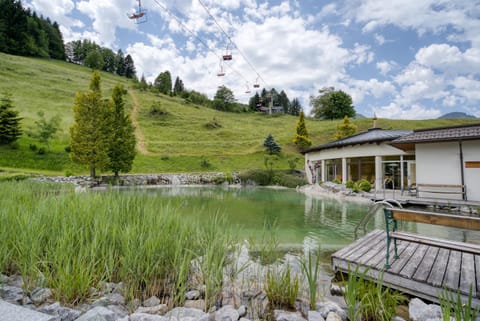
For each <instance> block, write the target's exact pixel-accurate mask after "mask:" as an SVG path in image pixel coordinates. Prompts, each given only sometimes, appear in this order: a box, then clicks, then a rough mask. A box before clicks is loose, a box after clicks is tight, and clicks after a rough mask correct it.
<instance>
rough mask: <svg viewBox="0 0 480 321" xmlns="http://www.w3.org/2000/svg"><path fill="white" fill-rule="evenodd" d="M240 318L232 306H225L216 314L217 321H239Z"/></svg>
mask: <svg viewBox="0 0 480 321" xmlns="http://www.w3.org/2000/svg"><path fill="white" fill-rule="evenodd" d="M238 318H239V314H238V311H237V309H235V308H234V307H233V306H232V305H226V306H223V307H221V308H220V309H219V310H218V311H216V312H215V321H237V320H238Z"/></svg>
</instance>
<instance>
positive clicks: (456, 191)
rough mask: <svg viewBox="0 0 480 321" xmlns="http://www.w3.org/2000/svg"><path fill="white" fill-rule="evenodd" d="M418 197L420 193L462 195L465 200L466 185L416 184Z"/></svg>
mask: <svg viewBox="0 0 480 321" xmlns="http://www.w3.org/2000/svg"><path fill="white" fill-rule="evenodd" d="M415 192H416V196H417V197H419V196H420V193H431V194H451V195H461V196H462V199H465V193H466V191H465V185H456V184H416V186H415Z"/></svg>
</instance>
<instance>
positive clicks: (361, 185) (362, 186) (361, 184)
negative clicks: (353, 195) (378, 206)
mask: <svg viewBox="0 0 480 321" xmlns="http://www.w3.org/2000/svg"><path fill="white" fill-rule="evenodd" d="M356 185H357V188H358V190H360V191H364V192H370V190H371V189H372V184H370V182H369V181H367V180H366V179H361V180H359V181H358V182H357V183H356Z"/></svg>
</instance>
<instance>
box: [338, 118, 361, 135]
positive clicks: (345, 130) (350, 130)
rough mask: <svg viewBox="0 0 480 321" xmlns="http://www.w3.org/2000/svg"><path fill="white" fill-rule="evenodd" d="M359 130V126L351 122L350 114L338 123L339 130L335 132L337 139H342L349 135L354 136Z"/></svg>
mask: <svg viewBox="0 0 480 321" xmlns="http://www.w3.org/2000/svg"><path fill="white" fill-rule="evenodd" d="M356 131H357V126H355V125H354V124H352V123H351V122H350V119H349V118H348V116H345V117H343V121H342V122H341V123H340V124H338V126H337V131H336V132H335V139H342V138H345V137H348V136H352V135H353V134H355V133H356Z"/></svg>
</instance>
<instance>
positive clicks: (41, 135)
mask: <svg viewBox="0 0 480 321" xmlns="http://www.w3.org/2000/svg"><path fill="white" fill-rule="evenodd" d="M37 115H38V117H39V119H38V120H36V121H35V125H36V126H37V128H36V131H34V132H32V133H31V134H32V136H33V137H35V138H36V139H38V140H39V141H40V142H41V143H43V144H45V145H47V150H48V151H50V140H51V139H52V138H53V137H54V136H55V134H56V133H57V131H58V130H59V128H60V121H61V118H60V116H59V115H55V116H53V117H52V118H50V119H49V120H47V119H45V114H44V112H43V111H39V112H38V113H37Z"/></svg>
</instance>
